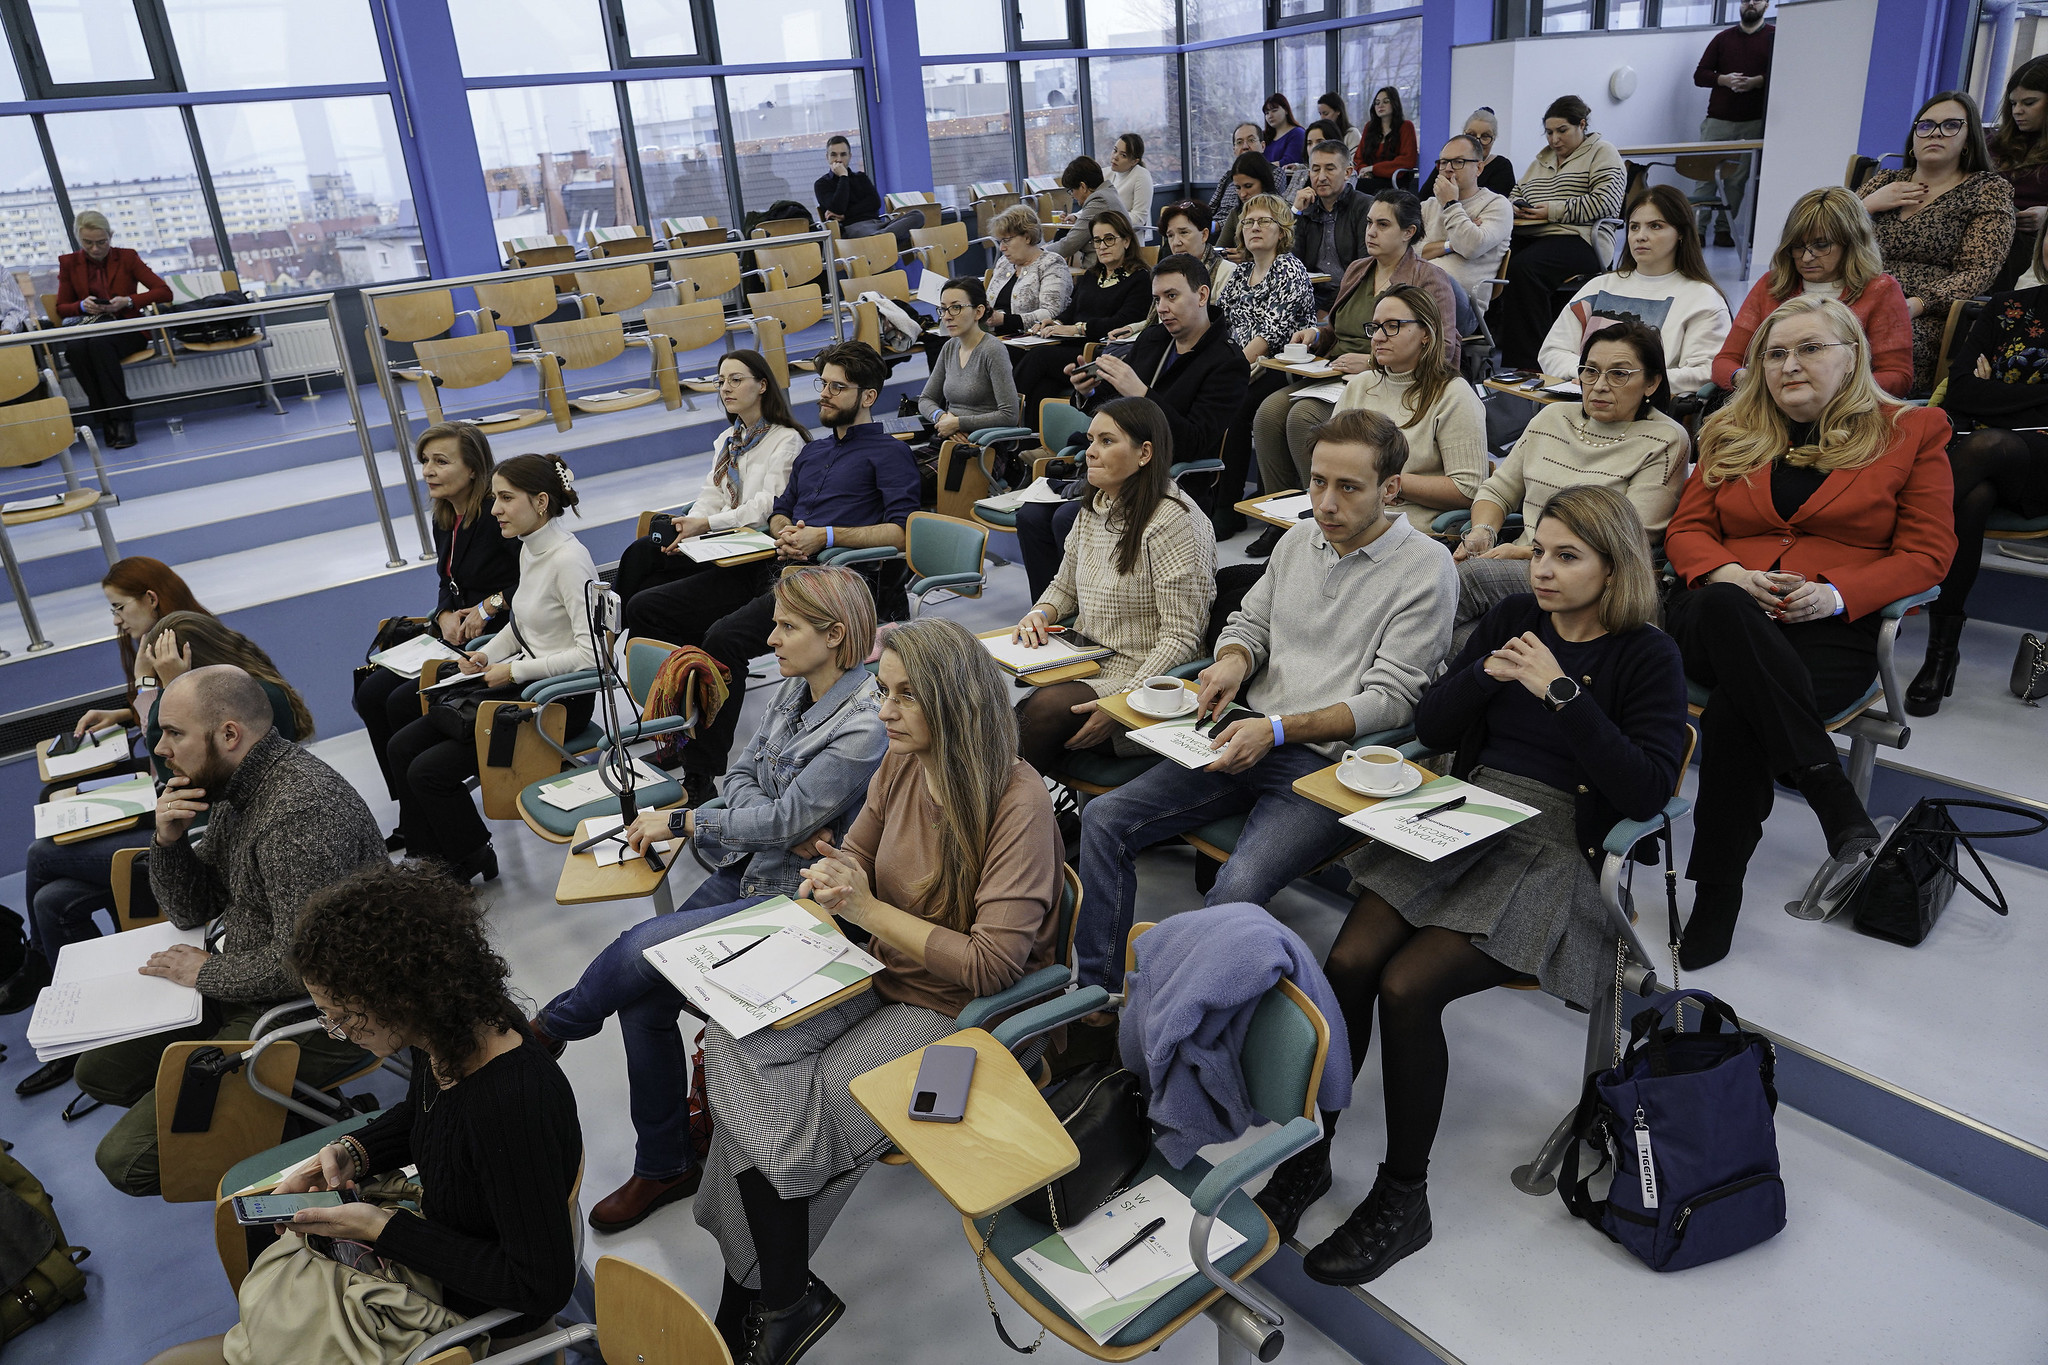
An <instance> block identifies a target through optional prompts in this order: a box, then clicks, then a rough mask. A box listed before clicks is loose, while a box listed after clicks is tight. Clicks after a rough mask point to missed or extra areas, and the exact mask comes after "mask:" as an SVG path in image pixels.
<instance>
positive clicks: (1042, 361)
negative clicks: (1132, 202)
mask: <svg viewBox="0 0 2048 1365" xmlns="http://www.w3.org/2000/svg"><path fill="white" fill-rule="evenodd" d="M1088 231H1089V234H1090V235H1089V243H1090V245H1092V246H1093V247H1094V248H1095V264H1094V265H1092V266H1090V267H1088V271H1087V273H1086V274H1084V275H1082V276H1081V277H1080V278H1079V279H1076V280H1075V281H1074V293H1073V297H1071V298H1070V299H1068V300H1067V306H1066V307H1065V308H1063V309H1061V310H1060V314H1059V316H1058V317H1056V318H1053V319H1052V320H1051V321H1049V322H1041V323H1039V324H1038V325H1037V326H1036V327H1033V328H1032V329H1031V330H1032V332H1033V334H1034V335H1037V336H1042V337H1045V338H1047V339H1048V340H1050V341H1052V342H1053V344H1052V345H1050V346H1030V347H1026V348H1024V349H1021V350H1019V351H1017V352H1016V356H1015V360H1016V374H1017V390H1018V392H1019V393H1021V394H1022V395H1023V396H1024V415H1025V417H1026V418H1027V419H1028V421H1029V423H1030V425H1032V426H1036V425H1037V424H1038V405H1039V404H1040V403H1042V402H1044V401H1045V400H1046V399H1048V398H1066V397H1069V396H1071V395H1072V393H1073V386H1072V385H1071V384H1070V383H1069V382H1068V380H1067V366H1069V365H1071V364H1073V363H1074V362H1075V361H1076V360H1078V359H1080V357H1081V351H1082V348H1083V347H1084V346H1085V345H1086V344H1087V343H1088V342H1091V341H1101V340H1103V339H1104V338H1105V337H1107V336H1108V335H1109V334H1110V333H1111V332H1113V331H1116V330H1117V329H1118V328H1122V327H1127V326H1129V325H1130V324H1132V323H1135V322H1141V321H1143V320H1144V317H1145V313H1146V310H1148V309H1149V308H1151V306H1152V272H1151V271H1150V270H1149V269H1147V268H1146V266H1145V262H1144V260H1143V259H1142V258H1141V257H1140V256H1139V255H1138V234H1137V230H1136V229H1135V228H1133V227H1132V226H1131V220H1130V219H1129V218H1127V217H1125V216H1124V215H1123V214H1121V213H1116V212H1110V213H1105V214H1103V215H1102V216H1101V217H1100V218H1097V219H1096V220H1095V221H1094V223H1093V224H1091V225H1090V226H1089V229H1088Z"/></svg>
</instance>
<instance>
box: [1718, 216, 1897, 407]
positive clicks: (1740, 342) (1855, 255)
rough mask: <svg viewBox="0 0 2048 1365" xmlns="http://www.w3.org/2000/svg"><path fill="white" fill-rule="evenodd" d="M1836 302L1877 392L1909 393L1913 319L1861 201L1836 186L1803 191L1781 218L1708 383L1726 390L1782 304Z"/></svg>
mask: <svg viewBox="0 0 2048 1365" xmlns="http://www.w3.org/2000/svg"><path fill="white" fill-rule="evenodd" d="M1800 297H1806V298H1814V297H1819V298H1824V299H1840V300H1841V301H1842V302H1843V303H1844V304H1845V305H1847V307H1848V309H1849V311H1850V312H1852V313H1854V314H1855V315H1856V321H1858V322H1860V323H1862V324H1863V334H1864V335H1865V336H1866V337H1868V338H1869V339H1870V369H1871V373H1872V377H1873V378H1874V379H1876V381H1877V386H1878V387H1879V388H1880V389H1883V390H1884V391H1885V392H1886V393H1888V394H1891V395H1893V396H1894V397H1897V398H1904V397H1905V396H1906V395H1907V394H1908V393H1909V392H1911V391H1912V388H1913V314H1912V313H1911V311H1909V310H1908V309H1907V307H1906V294H1905V291H1904V290H1902V289H1900V288H1899V282H1898V281H1897V280H1895V279H1893V278H1892V277H1891V276H1889V275H1887V274H1885V273H1884V253H1883V252H1881V251H1879V250H1878V248H1877V235H1876V233H1875V232H1874V231H1873V229H1872V227H1871V223H1870V215H1869V214H1868V213H1867V212H1865V211H1864V208H1863V201H1862V200H1861V199H1858V198H1857V197H1856V196H1855V195H1854V194H1852V193H1850V192H1849V191H1848V190H1845V189H1843V188H1842V187H1841V186H1840V185H1830V186H1828V187H1826V188H1825V189H1818V190H1808V191H1807V192H1806V193H1805V194H1802V195H1800V196H1799V199H1798V202H1796V203H1794V204H1793V205H1792V211H1791V212H1790V213H1788V214H1786V215H1785V231H1784V235H1783V236H1781V237H1780V238H1779V239H1778V249H1777V251H1776V252H1774V253H1772V255H1771V273H1770V274H1768V275H1766V276H1765V277H1764V278H1762V279H1760V280H1758V281H1757V282H1756V285H1755V287H1754V288H1752V289H1751V290H1750V291H1749V297H1748V298H1746V299H1744V300H1743V301H1742V311H1741V312H1739V313H1737V314H1736V315H1735V325H1734V326H1733V327H1731V328H1729V329H1728V339H1727V340H1726V341H1724V342H1722V343H1721V352H1720V354H1719V355H1717V356H1715V357H1714V384H1715V386H1716V387H1718V388H1723V389H1732V388H1734V387H1735V385H1736V383H1737V382H1738V381H1739V380H1740V379H1741V378H1742V365H1743V357H1744V356H1746V355H1748V353H1749V339H1750V337H1751V336H1753V335H1755V333H1756V329H1757V324H1758V323H1760V322H1762V321H1763V320H1764V319H1765V318H1766V317H1768V316H1770V314H1771V312H1772V310H1773V309H1775V308H1776V307H1777V306H1778V305H1779V304H1781V303H1783V302H1785V300H1787V299H1796V298H1800Z"/></svg>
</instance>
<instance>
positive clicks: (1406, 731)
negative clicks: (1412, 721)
mask: <svg viewBox="0 0 2048 1365" xmlns="http://www.w3.org/2000/svg"><path fill="white" fill-rule="evenodd" d="M1414 738H1415V727H1414V726H1413V725H1397V726H1395V727H1394V728H1393V729H1391V730H1375V731H1373V732H1372V733H1371V734H1369V735H1356V736H1353V737H1352V740H1351V747H1352V748H1354V749H1356V748H1358V747H1360V746H1361V745H1366V744H1377V745H1380V746H1381V747H1383V748H1388V749H1398V748H1400V747H1401V746H1402V745H1403V744H1407V743H1410V742H1411V741H1413V740H1414Z"/></svg>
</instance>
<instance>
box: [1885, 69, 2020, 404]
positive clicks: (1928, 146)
mask: <svg viewBox="0 0 2048 1365" xmlns="http://www.w3.org/2000/svg"><path fill="white" fill-rule="evenodd" d="M1983 124H1984V120H1983V119H1982V118H1981V117H1979V116H1978V113H1977V102H1976V101H1975V100H1973V99H1971V98H1970V96H1969V95H1968V94H1967V93H1966V92H1964V91H1961V90H1944V91H1942V92H1941V93H1940V94H1938V95H1936V96H1934V97H1933V98H1932V99H1930V100H1928V101H1927V103H1925V104H1923V105H1921V106H1920V112H1919V113H1918V114H1917V115H1915V116H1914V119H1913V124H1912V129H1911V131H1910V132H1909V133H1908V134H1907V137H1906V165H1905V169H1904V170H1898V171H1879V172H1877V173H1876V174H1875V175H1872V176H1871V177H1870V178H1869V179H1867V180H1865V181H1864V182H1863V185H1862V187H1861V188H1860V189H1859V190H1858V191H1857V192H1858V193H1859V194H1860V195H1861V196H1862V198H1863V207H1864V208H1866V209H1868V210H1869V211H1870V217H1871V221H1872V222H1873V223H1874V224H1875V225H1876V232H1877V245H1878V249H1879V250H1880V251H1882V252H1883V253H1884V268H1885V269H1886V270H1887V271H1889V272H1890V273H1891V275H1892V276H1893V277H1894V278H1895V279H1897V280H1898V282H1899V287H1900V288H1902V289H1904V290H1905V291H1906V310H1907V311H1908V312H1910V313H1911V314H1912V315H1913V394H1914V396H1916V397H1920V396H1924V395H1926V394H1927V393H1928V391H1929V390H1931V389H1932V388H1933V387H1934V361H1935V358H1936V357H1937V356H1938V355H1939V354H1940V352H1941V334H1942V331H1943V329H1944V328H1946V327H1947V325H1948V311H1949V305H1950V304H1952V303H1954V302H1955V301H1956V300H1958V299H1967V298H1974V297H1975V296H1976V295H1978V294H1982V293H1986V292H1988V291H1989V290H1990V288H1991V285H1992V282H1993V281H1994V280H1996V279H1997V278H1998V270H1999V267H2000V266H2001V265H2003V264H2004V262H2005V253H2006V251H2007V249H2008V248H2010V247H2011V246H2012V236H2013V209H2012V203H2013V200H2012V185H2011V183H2010V182H2008V181H2007V180H2006V179H2005V178H2004V177H2002V176H2000V175H1999V174H1998V172H1996V171H1994V170H1993V169H1992V168H1991V153H1990V151H1989V149H1988V148H1987V147H1986V146H1985V144H1984V127H1983Z"/></svg>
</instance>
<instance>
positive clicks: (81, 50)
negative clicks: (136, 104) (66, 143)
mask: <svg viewBox="0 0 2048 1365" xmlns="http://www.w3.org/2000/svg"><path fill="white" fill-rule="evenodd" d="M28 12H29V16H30V18H32V19H33V20H34V21H35V26H36V39H37V41H38V43H40V45H41V46H42V49H43V62H44V64H45V65H46V66H47V67H48V68H49V72H50V82H51V83H52V84H53V85H85V84H103V83H107V82H112V81H147V80H153V79H154V78H155V76H156V72H155V70H154V68H153V67H152V66H151V65H150V60H149V46H148V44H146V43H145V42H143V40H142V22H141V20H140V19H139V18H138V17H137V15H136V13H135V3H134V0H28Z"/></svg>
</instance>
